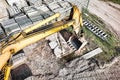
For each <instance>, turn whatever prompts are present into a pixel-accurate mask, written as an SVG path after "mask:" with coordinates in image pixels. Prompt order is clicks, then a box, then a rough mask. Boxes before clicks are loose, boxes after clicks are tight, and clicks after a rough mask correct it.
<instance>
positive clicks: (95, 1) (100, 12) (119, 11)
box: [88, 0, 120, 37]
mask: <svg viewBox="0 0 120 80" xmlns="http://www.w3.org/2000/svg"><path fill="white" fill-rule="evenodd" d="M88 9H89V11H90V12H91V13H93V14H95V15H97V16H98V17H100V18H102V19H103V21H105V23H106V24H107V25H109V26H108V27H107V28H108V29H110V30H111V31H114V33H116V34H117V35H118V36H119V37H120V5H118V4H114V3H110V2H103V1H99V0H91V1H90V4H89V7H88Z"/></svg>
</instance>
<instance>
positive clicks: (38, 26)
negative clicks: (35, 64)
mask: <svg viewBox="0 0 120 80" xmlns="http://www.w3.org/2000/svg"><path fill="white" fill-rule="evenodd" d="M7 1H9V0H7ZM11 1H12V0H11ZM13 1H14V0H13ZM15 1H16V0H15ZM8 3H9V2H8ZM57 3H58V2H57ZM62 3H65V2H62ZM31 4H32V3H31ZM46 4H47V3H46ZM46 4H44V5H46ZM53 4H54V3H51V4H49V5H48V6H47V8H49V9H50V11H53V13H52V14H50V15H49V12H47V13H48V14H47V15H49V16H47V17H45V16H44V15H45V13H44V14H42V13H41V11H40V10H39V9H37V8H35V9H37V11H38V12H40V13H39V14H42V17H43V18H44V19H43V20H38V19H37V20H35V19H33V17H31V16H30V15H32V14H31V13H29V12H28V13H26V12H27V10H30V9H31V8H32V9H33V5H32V6H31V5H30V4H29V6H30V7H24V9H23V8H22V9H20V10H17V11H18V12H16V13H14V12H12V13H11V12H10V10H12V9H17V5H15V3H13V5H12V6H14V8H13V7H12V8H10V9H8V13H9V19H10V20H9V21H8V22H7V24H9V26H5V24H4V22H5V21H4V22H1V25H0V29H1V30H0V31H1V33H0V39H1V40H0V80H11V77H12V76H10V74H11V70H12V69H13V67H14V66H13V63H12V57H13V55H15V54H16V53H17V52H19V51H20V50H22V49H23V48H25V47H26V46H29V45H30V44H33V43H36V42H37V41H39V40H41V39H43V38H45V37H47V36H49V35H52V34H54V33H56V32H59V31H61V30H63V29H66V28H69V27H72V28H73V30H74V32H75V33H76V34H78V32H79V30H80V27H81V26H82V15H81V12H80V10H79V9H78V7H77V6H75V5H73V4H71V3H69V5H70V6H71V7H70V8H66V10H65V11H62V8H61V10H57V8H58V7H57V6H55V7H57V8H55V9H52V8H53V7H54V6H53V7H52V8H50V6H51V5H53ZM60 4H61V3H59V5H60ZM44 5H43V6H44ZM61 5H62V4H61ZM63 7H65V6H63ZM39 8H41V7H39ZM26 9H27V10H26ZM41 9H43V8H41ZM33 10H34V9H33ZM44 10H45V9H44ZM60 11H61V12H60ZM67 11H69V12H68V13H64V12H67ZM63 14H65V15H66V14H67V15H66V16H65V17H62V18H60V17H61V16H62V15H63ZM34 15H35V14H34ZM34 15H33V16H34ZM21 16H22V17H26V16H27V18H30V19H29V20H28V21H31V23H30V25H24V26H21V25H23V24H26V23H27V22H25V21H26V20H27V19H26V18H24V19H22V20H20V18H21ZM40 16H41V15H37V16H36V17H35V18H38V17H40ZM13 19H14V20H15V23H14V24H12V23H13V22H14V21H13ZM35 21H36V22H35ZM20 22H21V24H20ZM10 23H11V24H10ZM16 25H18V27H16ZM1 75H2V76H1Z"/></svg>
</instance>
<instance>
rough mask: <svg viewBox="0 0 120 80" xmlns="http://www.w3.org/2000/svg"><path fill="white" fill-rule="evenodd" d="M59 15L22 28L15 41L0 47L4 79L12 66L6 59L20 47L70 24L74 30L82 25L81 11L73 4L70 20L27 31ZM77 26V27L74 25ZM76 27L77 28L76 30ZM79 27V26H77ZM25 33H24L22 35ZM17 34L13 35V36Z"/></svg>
mask: <svg viewBox="0 0 120 80" xmlns="http://www.w3.org/2000/svg"><path fill="white" fill-rule="evenodd" d="M59 16H60V13H56V14H55V15H53V16H51V17H49V18H47V19H45V20H43V21H41V22H39V23H37V24H36V25H34V26H30V27H29V28H27V29H25V30H23V32H22V34H20V36H19V37H18V38H17V39H16V41H15V42H10V43H9V44H8V45H6V46H4V47H3V48H2V49H1V55H0V71H1V70H2V69H3V68H4V67H5V66H7V67H6V70H5V71H6V72H5V76H4V80H8V79H9V75H10V70H11V68H12V65H8V60H10V58H11V56H12V55H13V54H15V53H17V52H18V51H20V50H21V49H23V48H25V47H26V46H28V45H30V44H33V43H35V42H37V41H39V40H41V39H43V38H45V37H47V36H49V35H52V34H54V33H56V32H59V31H61V30H63V29H65V28H68V27H70V26H73V29H74V30H75V32H76V33H77V32H78V25H79V26H80V25H82V18H81V13H80V11H79V9H78V8H77V6H73V16H72V18H71V19H70V20H63V21H58V22H55V23H53V24H50V25H47V26H44V27H45V29H43V30H40V31H38V32H35V33H32V34H29V35H28V33H29V32H31V31H33V30H35V29H38V28H40V27H41V26H42V25H44V24H46V23H48V22H50V21H51V20H53V19H55V18H57V17H59ZM76 26H77V27H76ZM76 28H77V30H76ZM79 28H80V27H79ZM24 34H25V35H24ZM16 35H18V34H15V35H13V37H15V36H16Z"/></svg>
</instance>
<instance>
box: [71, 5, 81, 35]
mask: <svg viewBox="0 0 120 80" xmlns="http://www.w3.org/2000/svg"><path fill="white" fill-rule="evenodd" d="M72 19H74V20H75V23H74V25H73V28H74V31H75V32H76V34H78V32H79V31H80V27H82V26H83V22H82V12H81V11H80V10H79V9H78V7H77V6H75V5H73V11H72Z"/></svg>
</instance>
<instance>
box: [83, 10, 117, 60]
mask: <svg viewBox="0 0 120 80" xmlns="http://www.w3.org/2000/svg"><path fill="white" fill-rule="evenodd" d="M85 13H86V14H87V15H88V16H86V15H84V14H83V18H84V19H87V20H89V21H91V22H92V23H94V24H95V25H97V27H99V28H100V29H102V30H103V31H104V32H106V33H107V34H109V37H108V39H107V41H104V40H102V39H100V38H99V37H97V36H96V35H95V34H93V33H92V32H91V31H90V30H88V29H87V28H86V27H83V30H84V32H85V36H86V38H88V39H91V41H93V42H94V43H95V44H97V46H98V47H100V48H102V49H103V51H104V52H103V53H102V54H100V55H98V56H97V58H99V59H102V60H105V61H109V60H110V59H111V58H112V57H113V56H114V55H115V54H116V50H115V46H116V44H117V40H118V39H117V38H116V37H115V35H114V34H113V33H111V32H110V31H109V30H108V29H106V28H105V26H106V25H105V24H104V22H103V21H102V20H101V19H100V18H98V17H97V16H96V15H93V14H91V13H89V12H88V11H86V12H85Z"/></svg>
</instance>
